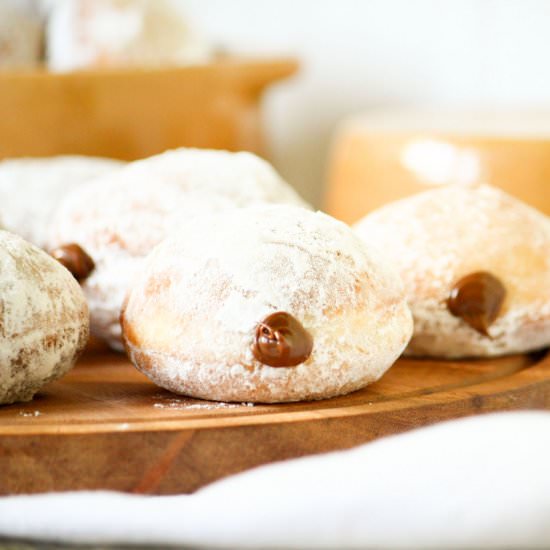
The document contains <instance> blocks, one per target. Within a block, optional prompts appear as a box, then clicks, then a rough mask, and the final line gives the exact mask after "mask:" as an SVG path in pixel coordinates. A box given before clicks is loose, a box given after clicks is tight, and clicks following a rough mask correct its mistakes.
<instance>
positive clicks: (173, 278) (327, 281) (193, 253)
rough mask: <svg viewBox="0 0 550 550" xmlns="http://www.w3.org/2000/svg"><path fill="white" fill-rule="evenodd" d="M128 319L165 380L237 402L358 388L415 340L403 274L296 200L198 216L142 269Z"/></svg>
mask: <svg viewBox="0 0 550 550" xmlns="http://www.w3.org/2000/svg"><path fill="white" fill-rule="evenodd" d="M121 323H122V328H123V339H124V344H125V347H126V350H127V352H128V355H129V357H130V359H131V360H132V362H133V363H134V365H135V366H136V367H137V368H138V369H139V370H140V371H141V372H143V373H144V374H146V375H147V376H148V377H149V378H150V379H151V380H152V381H153V382H154V383H156V384H158V385H159V386H161V387H163V388H166V389H168V390H170V391H172V392H176V393H179V394H184V395H188V396H193V397H197V398H203V399H209V400H218V401H237V402H242V401H247V402H265V403H275V402H285V401H299V400H314V399H323V398H328V397H332V396H336V395H341V394H345V393H348V392H351V391H354V390H357V389H359V388H362V387H364V386H365V385H367V384H369V383H371V382H374V381H375V380H377V379H378V378H380V376H382V374H383V373H384V372H385V371H386V370H387V369H388V368H389V367H390V366H391V365H392V364H393V362H394V361H395V359H396V358H397V357H398V356H399V355H400V353H401V352H402V350H403V349H404V347H405V346H406V344H407V342H408V340H409V338H410V336H411V334H412V318H411V314H410V311H409V309H408V306H407V304H406V302H405V296H404V292H403V289H402V288H401V284H400V282H399V280H398V278H397V277H396V276H395V274H393V273H392V271H391V270H389V269H388V268H387V266H386V265H385V264H384V263H380V262H379V261H378V260H377V259H376V258H374V257H373V256H372V255H371V254H370V253H369V250H368V249H367V247H366V246H365V245H364V244H363V243H362V242H361V240H360V239H359V238H357V237H356V235H354V233H353V231H352V230H351V229H350V228H349V227H348V226H347V225H345V224H343V223H342V222H339V221H336V220H334V219H333V218H331V217H329V216H327V215H325V214H322V213H319V212H317V213H313V212H311V211H308V210H305V209H302V208H298V207H293V206H288V205H264V206H256V207H250V208H247V209H244V210H241V211H239V210H232V211H228V212H224V213H222V214H220V215H217V216H210V217H202V218H197V219H195V220H191V221H189V223H188V224H187V227H182V228H181V229H180V231H179V232H178V234H177V236H173V237H171V238H168V239H166V240H165V241H164V242H162V243H161V244H159V245H158V246H157V247H156V248H155V249H154V250H153V252H151V254H150V255H149V256H148V257H147V259H146V260H145V262H144V263H143V265H142V266H141V267H140V271H139V274H137V275H136V278H135V280H134V282H133V284H132V285H131V287H130V290H129V293H128V296H127V299H126V301H125V304H124V306H123V308H122V313H121Z"/></svg>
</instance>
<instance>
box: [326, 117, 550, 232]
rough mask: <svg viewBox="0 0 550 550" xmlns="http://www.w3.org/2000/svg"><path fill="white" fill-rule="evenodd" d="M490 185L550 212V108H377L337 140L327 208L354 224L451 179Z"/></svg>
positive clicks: (346, 128)
mask: <svg viewBox="0 0 550 550" xmlns="http://www.w3.org/2000/svg"><path fill="white" fill-rule="evenodd" d="M475 181H482V182H485V183H490V184H492V185H495V186H497V187H500V188H502V189H504V190H505V191H507V192H509V193H511V194H512V195H515V196H516V197H518V198H520V199H522V200H523V201H525V202H527V203H529V204H531V205H532V206H534V207H536V208H538V209H539V210H541V211H542V212H544V213H546V214H550V113H518V112H516V113H495V112H483V113H479V112H478V113H475V112H467V113H466V112H442V111H426V112H395V113H384V112H381V113H371V114H365V115H360V116H356V117H353V118H351V119H349V120H347V121H346V122H344V123H343V124H342V125H341V126H340V128H339V130H338V132H337V134H336V136H335V139H334V142H333V147H332V152H331V159H330V165H329V176H328V186H327V193H326V197H325V205H324V206H325V209H326V210H327V211H328V212H329V213H330V214H332V215H333V216H335V217H337V218H340V219H342V220H344V221H346V222H348V223H353V222H355V221H357V220H358V219H359V218H361V217H362V216H363V215H365V214H366V213H367V212H370V211H371V210H374V209H375V208H378V207H379V206H382V205H384V204H386V203H388V202H391V201H394V200H397V199H400V198H403V197H406V196H409V195H412V194H414V193H418V192H420V191H424V190H426V189H429V188H431V187H434V186H438V185H443V184H447V183H470V182H475Z"/></svg>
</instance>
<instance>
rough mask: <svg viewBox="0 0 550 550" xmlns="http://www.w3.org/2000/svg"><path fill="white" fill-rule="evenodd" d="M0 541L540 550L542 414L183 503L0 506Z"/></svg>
mask: <svg viewBox="0 0 550 550" xmlns="http://www.w3.org/2000/svg"><path fill="white" fill-rule="evenodd" d="M0 475H1V472H0ZM0 535H2V536H5V537H25V538H33V539H41V540H52V541H65V542H87V543H96V544H97V543H101V544H105V543H126V544H136V543H143V544H153V545H159V544H177V545H187V546H192V547H230V548H272V547H274V548H404V547H407V548H411V547H421V548H448V547H460V548H543V547H546V548H547V547H550V412H523V413H500V414H493V415H486V416H479V417H474V418H469V419H465V420H459V421H453V422H446V423H443V424H438V425H436V426H433V427H430V428H423V429H420V430H416V431H413V432H409V433H406V434H402V435H398V436H393V437H388V438H385V439H381V440H378V441H376V442H373V443H370V444H367V445H362V446H360V447H357V448H355V449H352V450H350V451H342V452H335V453H330V454H325V455H319V456H314V457H307V458H302V459H297V460H291V461H287V462H281V463H278V464H272V465H268V466H263V467H261V468H257V469H255V470H251V471H248V472H245V473H243V474H239V475H236V476H233V477H230V478H227V479H225V480H222V481H219V482H217V483H214V484H212V485H210V486H209V487H206V488H204V489H202V490H201V491H199V492H197V493H195V494H193V495H178V496H172V497H142V496H131V495H124V494H119V493H110V492H80V493H65V494H62V493H58V494H45V495H38V496H16V497H5V498H2V499H0Z"/></svg>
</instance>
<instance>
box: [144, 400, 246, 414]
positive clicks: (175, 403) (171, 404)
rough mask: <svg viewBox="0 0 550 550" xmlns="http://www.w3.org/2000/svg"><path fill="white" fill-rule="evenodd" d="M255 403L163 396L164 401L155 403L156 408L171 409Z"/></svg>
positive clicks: (207, 407) (228, 407) (213, 407)
mask: <svg viewBox="0 0 550 550" xmlns="http://www.w3.org/2000/svg"><path fill="white" fill-rule="evenodd" d="M253 406H254V403H250V402H243V403H225V402H223V401H204V402H201V403H197V402H196V400H195V399H193V400H191V399H177V398H162V401H160V402H157V403H153V407H154V408H155V409H170V410H186V411H188V410H207V411H211V410H217V409H240V408H242V407H253Z"/></svg>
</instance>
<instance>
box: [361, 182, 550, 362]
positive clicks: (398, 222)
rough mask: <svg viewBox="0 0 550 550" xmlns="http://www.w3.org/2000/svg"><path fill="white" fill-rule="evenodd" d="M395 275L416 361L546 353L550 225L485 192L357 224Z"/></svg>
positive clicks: (455, 192)
mask: <svg viewBox="0 0 550 550" xmlns="http://www.w3.org/2000/svg"><path fill="white" fill-rule="evenodd" d="M356 231H357V233H358V234H359V235H360V236H361V237H362V238H363V240H364V241H365V242H366V243H367V244H368V245H371V246H377V247H379V248H380V251H381V252H382V253H383V254H385V256H386V258H387V259H388V261H390V262H391V263H393V265H395V266H396V268H397V269H398V271H399V272H400V274H401V277H402V279H403V281H404V284H405V287H406V290H407V295H408V299H409V303H410V306H411V309H412V312H413V315H414V320H415V332H414V336H413V338H412V340H411V342H410V344H409V347H408V348H407V351H406V353H408V354H410V355H434V356H440V357H462V356H491V355H501V354H506V353H517V352H525V351H530V350H536V349H538V348H543V347H545V346H548V345H549V344H550V221H549V219H548V218H547V217H546V216H544V215H543V214H541V213H540V212H537V211H536V210H534V209H533V208H531V207H529V206H527V205H525V204H523V203H521V202H520V201H518V200H517V199H515V198H513V197H511V196H509V195H507V194H505V193H503V192H502V191H500V190H498V189H496V188H494V187H490V186H487V185H477V186H459V185H457V186H449V187H444V188H441V189H436V190H430V191H426V192H425V193H421V194H419V195H416V196H413V197H410V198H407V199H404V200H401V201H398V202H395V203H392V204H388V205H387V206H385V207H383V208H380V209H379V210H377V211H375V212H373V213H371V214H369V215H367V216H366V217H365V218H363V220H362V221H360V222H358V224H357V225H356Z"/></svg>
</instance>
